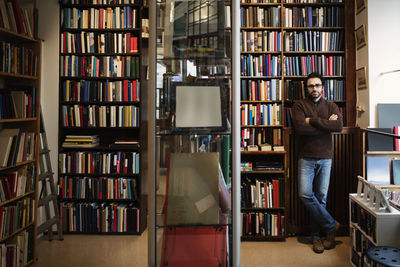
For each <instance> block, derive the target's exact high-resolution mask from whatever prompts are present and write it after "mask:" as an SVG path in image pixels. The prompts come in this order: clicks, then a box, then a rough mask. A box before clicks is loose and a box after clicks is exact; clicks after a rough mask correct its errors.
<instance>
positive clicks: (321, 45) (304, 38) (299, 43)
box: [283, 31, 344, 52]
mask: <svg viewBox="0 0 400 267" xmlns="http://www.w3.org/2000/svg"><path fill="white" fill-rule="evenodd" d="M283 39H284V43H285V51H323V52H326V51H343V50H344V32H343V31H332V32H323V31H301V32H285V33H284V35H283Z"/></svg>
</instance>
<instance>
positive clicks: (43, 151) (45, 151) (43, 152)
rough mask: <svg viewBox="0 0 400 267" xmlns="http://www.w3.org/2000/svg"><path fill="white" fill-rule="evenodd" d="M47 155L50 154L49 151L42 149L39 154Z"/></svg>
mask: <svg viewBox="0 0 400 267" xmlns="http://www.w3.org/2000/svg"><path fill="white" fill-rule="evenodd" d="M46 153H50V150H49V149H40V151H39V154H41V155H42V154H46Z"/></svg>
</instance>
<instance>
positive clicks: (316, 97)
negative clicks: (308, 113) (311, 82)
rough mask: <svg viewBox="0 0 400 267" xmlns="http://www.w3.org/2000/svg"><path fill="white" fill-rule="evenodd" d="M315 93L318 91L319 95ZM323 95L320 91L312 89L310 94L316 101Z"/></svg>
mask: <svg viewBox="0 0 400 267" xmlns="http://www.w3.org/2000/svg"><path fill="white" fill-rule="evenodd" d="M313 93H317V95H314V94H313ZM321 95H322V94H321V93H320V92H318V91H312V92H311V93H310V94H309V95H308V96H309V97H310V98H311V100H312V101H314V102H316V101H317V100H318V99H319V98H320V96H321Z"/></svg>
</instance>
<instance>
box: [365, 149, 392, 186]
mask: <svg viewBox="0 0 400 267" xmlns="http://www.w3.org/2000/svg"><path fill="white" fill-rule="evenodd" d="M366 163H367V172H366V174H367V175H366V176H367V181H368V182H371V183H373V184H376V185H387V184H390V158H389V157H386V156H376V157H375V156H367V157H366Z"/></svg>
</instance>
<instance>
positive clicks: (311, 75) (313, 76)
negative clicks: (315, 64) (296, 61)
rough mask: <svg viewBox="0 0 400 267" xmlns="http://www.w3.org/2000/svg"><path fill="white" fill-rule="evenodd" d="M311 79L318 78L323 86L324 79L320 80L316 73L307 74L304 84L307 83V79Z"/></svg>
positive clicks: (319, 75) (320, 77)
mask: <svg viewBox="0 0 400 267" xmlns="http://www.w3.org/2000/svg"><path fill="white" fill-rule="evenodd" d="M312 78H319V79H320V80H321V82H322V84H324V79H323V78H322V76H321V74H319V73H318V72H311V73H310V74H308V76H307V78H306V84H307V82H308V80H309V79H312Z"/></svg>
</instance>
